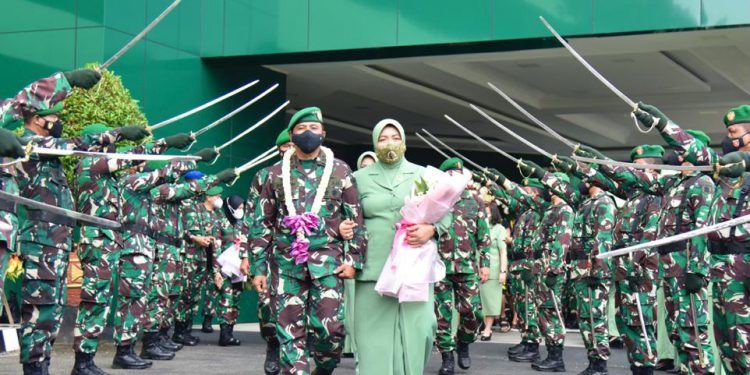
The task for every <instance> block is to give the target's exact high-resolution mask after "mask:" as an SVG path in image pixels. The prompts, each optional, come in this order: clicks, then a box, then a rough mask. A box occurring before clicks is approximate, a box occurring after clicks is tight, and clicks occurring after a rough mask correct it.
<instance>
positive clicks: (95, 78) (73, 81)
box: [63, 69, 102, 90]
mask: <svg viewBox="0 0 750 375" xmlns="http://www.w3.org/2000/svg"><path fill="white" fill-rule="evenodd" d="M63 74H64V75H65V79H67V80H68V83H70V85H71V86H73V87H80V88H82V89H86V90H88V89H90V88H92V87H94V85H96V84H97V82H99V80H100V79H102V74H101V73H99V72H98V71H96V70H94V69H78V70H71V71H69V72H65V73H63Z"/></svg>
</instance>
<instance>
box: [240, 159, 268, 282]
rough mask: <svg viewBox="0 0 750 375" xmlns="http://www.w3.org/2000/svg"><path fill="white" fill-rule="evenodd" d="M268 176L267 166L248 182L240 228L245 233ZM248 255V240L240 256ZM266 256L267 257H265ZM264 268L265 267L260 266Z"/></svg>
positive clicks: (251, 223) (247, 231)
mask: <svg viewBox="0 0 750 375" xmlns="http://www.w3.org/2000/svg"><path fill="white" fill-rule="evenodd" d="M267 178H268V167H266V168H263V169H260V170H259V171H258V172H256V173H255V175H254V176H253V180H252V182H251V183H250V189H249V190H248V192H247V200H246V201H245V216H244V217H243V218H242V229H241V232H242V233H244V234H245V235H247V234H249V231H250V227H252V225H253V219H254V216H253V214H254V212H255V208H256V207H257V206H258V201H260V190H261V188H262V187H263V182H264V181H265V180H266V179H267ZM272 243H273V241H271V242H270V243H269V246H270V245H271V244H272ZM266 251H271V250H270V249H267V250H266ZM249 256H250V242H247V243H245V245H244V246H243V248H242V251H241V252H240V257H241V258H248V257H249ZM267 258H268V257H267ZM262 268H263V269H265V267H262ZM266 271H267V270H263V271H262V272H263V274H264V275H265V272H266Z"/></svg>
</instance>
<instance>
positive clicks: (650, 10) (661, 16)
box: [593, 0, 713, 34]
mask: <svg viewBox="0 0 750 375" xmlns="http://www.w3.org/2000/svg"><path fill="white" fill-rule="evenodd" d="M710 1H713V0H710ZM702 2H706V1H705V0H660V1H654V0H628V1H612V0H594V6H593V7H594V33H597V34H599V33H613V32H630V31H642V30H664V29H679V28H691V27H698V26H701V3H702Z"/></svg>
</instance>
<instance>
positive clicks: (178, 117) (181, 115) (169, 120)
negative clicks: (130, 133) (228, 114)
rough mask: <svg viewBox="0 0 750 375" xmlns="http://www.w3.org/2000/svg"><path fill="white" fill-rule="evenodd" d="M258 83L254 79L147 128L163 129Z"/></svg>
mask: <svg viewBox="0 0 750 375" xmlns="http://www.w3.org/2000/svg"><path fill="white" fill-rule="evenodd" d="M258 82H260V81H259V80H257V79H256V80H255V81H252V82H249V83H246V84H245V85H243V86H242V87H239V88H236V89H234V90H232V91H230V92H228V93H226V94H224V95H222V96H220V97H218V98H215V99H213V100H211V101H209V102H206V103H203V104H201V105H199V106H197V107H195V108H193V109H191V110H189V111H187V112H184V113H181V114H179V115H177V116H174V117H172V118H169V119H166V120H164V121H162V122H160V123H158V124H155V125H151V126H149V128H150V129H151V130H152V131H154V130H156V129H159V128H161V127H163V126H166V125H169V124H171V123H173V122H176V121H179V120H182V119H184V118H185V117H188V116H190V115H192V114H194V113H198V112H200V111H202V110H204V109H206V108H208V107H211V106H213V105H214V104H217V103H220V102H222V101H224V100H226V99H229V98H231V97H233V96H235V95H237V94H239V93H241V92H243V91H245V90H247V89H248V88H250V87H252V86H255V84H257V83H258Z"/></svg>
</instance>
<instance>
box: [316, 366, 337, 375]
mask: <svg viewBox="0 0 750 375" xmlns="http://www.w3.org/2000/svg"><path fill="white" fill-rule="evenodd" d="M331 374H333V370H329V369H324V368H317V367H316V368H315V370H313V372H312V374H311V375H331Z"/></svg>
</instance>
